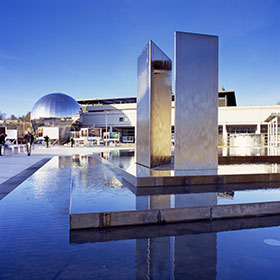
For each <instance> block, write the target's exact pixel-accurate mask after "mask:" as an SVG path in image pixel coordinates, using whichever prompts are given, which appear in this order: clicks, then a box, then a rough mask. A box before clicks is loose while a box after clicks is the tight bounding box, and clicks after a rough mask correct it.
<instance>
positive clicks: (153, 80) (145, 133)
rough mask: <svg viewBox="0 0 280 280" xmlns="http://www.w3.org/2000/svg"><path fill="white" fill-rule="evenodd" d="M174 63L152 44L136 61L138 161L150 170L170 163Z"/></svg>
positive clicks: (149, 43) (150, 43) (148, 45)
mask: <svg viewBox="0 0 280 280" xmlns="http://www.w3.org/2000/svg"><path fill="white" fill-rule="evenodd" d="M171 69H172V62H171V60H170V58H169V57H167V56H166V55H165V54H164V53H163V52H162V51H161V50H160V49H159V48H158V47H157V46H156V45H155V44H154V43H153V42H152V41H149V42H148V44H147V45H146V47H145V48H144V50H143V52H142V53H141V54H140V56H139V57H138V62H137V76H138V80H137V85H138V88H137V127H136V147H137V149H136V151H137V152H136V162H137V163H139V164H142V165H144V166H147V167H149V168H152V167H156V166H159V165H162V164H165V163H168V162H170V160H171V98H172V88H171V87H172V82H171Z"/></svg>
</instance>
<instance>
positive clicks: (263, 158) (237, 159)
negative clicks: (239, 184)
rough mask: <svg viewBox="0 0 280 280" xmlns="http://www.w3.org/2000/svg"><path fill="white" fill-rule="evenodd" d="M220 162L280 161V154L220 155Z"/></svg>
mask: <svg viewBox="0 0 280 280" xmlns="http://www.w3.org/2000/svg"><path fill="white" fill-rule="evenodd" d="M218 163H219V164H239V163H280V156H228V157H221V156H220V157H218Z"/></svg>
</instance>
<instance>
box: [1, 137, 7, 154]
mask: <svg viewBox="0 0 280 280" xmlns="http://www.w3.org/2000/svg"><path fill="white" fill-rule="evenodd" d="M6 137H7V134H5V133H4V132H2V133H1V134H0V156H2V147H4V146H5V138H6Z"/></svg>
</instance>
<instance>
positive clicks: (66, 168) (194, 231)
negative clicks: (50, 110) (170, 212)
mask: <svg viewBox="0 0 280 280" xmlns="http://www.w3.org/2000/svg"><path fill="white" fill-rule="evenodd" d="M93 166H94V167H93ZM71 178H72V179H71ZM71 180H72V187H74V183H75V184H76V185H77V186H79V189H77V190H79V192H77V193H76V195H77V197H79V195H81V196H82V192H84V193H86V194H88V195H87V199H88V203H86V202H85V204H86V205H87V207H88V205H89V204H91V203H94V199H93V198H92V196H94V195H95V191H96V193H98V194H99V195H98V196H97V195H95V197H96V198H97V199H96V200H98V201H96V205H99V207H103V206H102V205H103V204H104V205H106V206H108V205H109V204H111V205H112V208H114V207H116V209H119V208H120V207H125V208H126V207H134V206H135V205H132V204H130V202H126V199H127V198H129V197H133V196H134V197H135V195H134V194H133V193H132V192H130V191H129V189H127V188H126V189H125V187H124V186H122V183H121V180H120V178H118V177H117V176H116V175H115V174H114V173H113V172H112V171H111V170H109V169H108V168H107V167H105V166H104V165H102V164H101V163H99V162H96V161H95V160H94V159H93V158H92V157H87V156H83V157H82V156H74V157H55V158H53V159H52V160H50V161H49V162H48V163H47V164H46V165H45V166H43V167H42V168H40V169H39V170H38V171H37V172H36V173H34V174H33V175H32V176H31V177H29V178H28V179H27V180H26V181H25V182H23V183H22V184H21V185H19V186H18V187H17V188H16V189H15V190H14V191H13V192H11V193H10V194H9V195H7V196H6V197H5V198H3V199H2V200H1V201H0V252H1V254H0V279H161V280H162V279H187V278H189V279H277V278H278V276H279V272H280V268H279V261H278V259H279V256H280V246H277V244H278V243H279V241H280V217H279V216H273V217H265V219H261V218H260V219H257V220H256V219H255V220H253V222H250V221H252V220H246V219H245V220H238V221H235V222H234V223H232V224H231V225H230V226H229V225H227V223H226V222H222V223H220V224H219V226H217V224H215V223H200V224H199V226H198V225H197V224H175V225H161V226H160V227H153V226H146V227H145V228H143V227H133V228H130V227H128V228H127V229H126V230H128V231H129V234H124V233H121V234H119V235H117V234H116V235H115V234H114V230H103V231H101V230H97V231H90V230H88V231H82V232H79V231H76V232H75V231H74V234H75V238H74V239H73V238H72V237H71V236H72V234H73V233H72V232H71V233H70V232H69V202H70V186H71ZM108 188H110V189H112V191H110V192H108V190H107V189H108ZM73 189H74V188H73ZM93 190H95V191H93ZM73 191H74V190H73ZM118 194H120V197H122V198H123V202H121V200H120V201H119V202H116V205H115V204H114V203H115V202H114V199H113V198H114V197H116V196H118ZM230 195H232V193H228V196H230ZM226 196H227V194H224V196H223V194H221V195H220V197H219V196H216V197H217V201H219V200H227V199H228V198H226ZM248 196H249V195H248ZM233 197H234V198H235V199H236V198H237V197H238V196H237V193H236V192H234V195H233ZM238 199H241V198H238ZM246 199H247V198H246ZM78 200H79V199H78ZM72 206H73V205H72ZM79 207H81V208H82V207H83V205H82V204H81V203H80V206H79ZM94 207H97V206H94ZM96 233H97V234H98V233H100V236H101V237H105V236H106V234H111V233H113V238H111V239H110V238H108V241H104V240H102V239H95V241H94V242H93V241H92V239H91V236H93V235H94V234H96ZM85 234H86V235H87V238H84V235H85ZM121 237H122V238H121ZM79 238H80V239H79ZM77 239H79V240H80V241H79V242H77ZM112 240H115V241H112ZM101 241H102V242H101Z"/></svg>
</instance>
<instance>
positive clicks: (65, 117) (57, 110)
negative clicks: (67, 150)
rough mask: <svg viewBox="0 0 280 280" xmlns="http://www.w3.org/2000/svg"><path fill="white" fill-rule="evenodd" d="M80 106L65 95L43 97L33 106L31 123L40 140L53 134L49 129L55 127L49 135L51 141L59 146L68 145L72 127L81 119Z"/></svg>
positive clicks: (53, 94) (56, 94) (54, 94)
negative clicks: (54, 141)
mask: <svg viewBox="0 0 280 280" xmlns="http://www.w3.org/2000/svg"><path fill="white" fill-rule="evenodd" d="M79 113H80V106H79V104H78V103H77V102H76V101H75V99H73V98H72V97H70V96H69V95H66V94H63V93H51V94H48V95H45V96H43V97H41V98H40V99H39V100H38V101H37V102H36V103H35V105H34V106H33V109H32V111H31V123H32V126H33V128H34V131H35V132H36V136H37V137H38V138H40V137H41V138H43V137H44V136H46V135H48V134H50V133H51V130H50V129H46V128H48V127H55V128H56V129H53V130H52V131H57V133H52V136H51V135H48V136H49V137H50V138H51V140H56V141H57V143H59V144H64V143H66V142H67V141H68V140H69V138H70V130H71V126H72V125H73V123H74V122H77V120H78V119H79V117H80V114H79Z"/></svg>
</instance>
